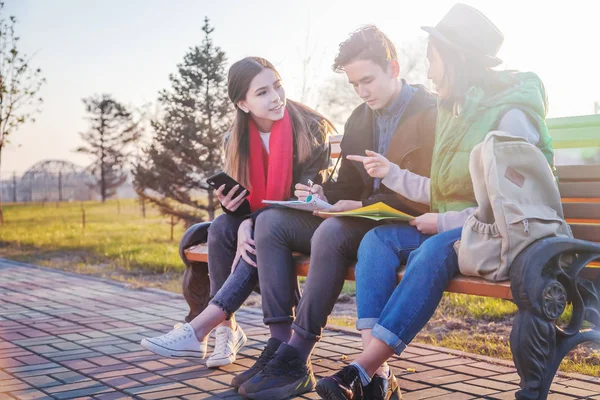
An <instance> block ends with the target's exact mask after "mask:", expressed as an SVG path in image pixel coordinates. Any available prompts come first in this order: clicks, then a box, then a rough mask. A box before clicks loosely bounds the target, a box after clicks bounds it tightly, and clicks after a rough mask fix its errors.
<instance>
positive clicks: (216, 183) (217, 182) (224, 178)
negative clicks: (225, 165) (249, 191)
mask: <svg viewBox="0 0 600 400" xmlns="http://www.w3.org/2000/svg"><path fill="white" fill-rule="evenodd" d="M206 183H208V184H209V185H210V186H211V187H212V188H213V189H215V190H217V189H218V188H220V187H221V186H222V185H225V189H224V190H223V194H224V195H227V193H229V191H230V190H231V189H233V187H234V186H235V185H240V187H239V188H238V190H237V192H236V193H235V194H234V195H233V196H232V198H235V197H237V196H239V195H240V194H241V193H242V192H243V191H244V190H246V188H245V187H243V186H242V185H241V184H239V183H238V182H237V181H236V180H235V179H233V178H232V177H231V176H229V175H227V174H226V173H225V172H219V173H218V174H215V175H213V176H211V177H210V178H208V179H206Z"/></svg>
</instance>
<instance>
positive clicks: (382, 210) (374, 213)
mask: <svg viewBox="0 0 600 400" xmlns="http://www.w3.org/2000/svg"><path fill="white" fill-rule="evenodd" d="M319 215H325V216H333V217H358V218H369V219H373V220H375V221H379V220H382V219H397V220H399V221H410V220H412V219H414V218H415V217H413V216H412V215H409V214H406V213H403V212H402V211H398V210H396V209H395V208H392V207H390V206H388V205H387V204H384V203H382V202H379V203H375V204H371V205H370V206H366V207H361V208H357V209H355V210H349V211H340V212H330V211H320V212H319Z"/></svg>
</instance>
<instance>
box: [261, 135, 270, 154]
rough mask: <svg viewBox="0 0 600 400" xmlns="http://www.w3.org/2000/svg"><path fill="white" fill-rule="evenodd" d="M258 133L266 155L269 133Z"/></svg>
mask: <svg viewBox="0 0 600 400" xmlns="http://www.w3.org/2000/svg"><path fill="white" fill-rule="evenodd" d="M258 133H260V139H261V140H262V142H263V147H264V148H265V150H266V152H267V154H269V139H270V138H271V132H266V133H265V132H260V131H259V132H258Z"/></svg>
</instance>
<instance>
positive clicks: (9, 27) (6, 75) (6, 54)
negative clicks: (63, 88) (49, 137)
mask: <svg viewBox="0 0 600 400" xmlns="http://www.w3.org/2000/svg"><path fill="white" fill-rule="evenodd" d="M16 23H17V19H16V18H15V17H14V16H9V17H8V19H6V17H5V15H4V2H0V166H1V165H2V150H3V149H4V146H6V145H7V144H8V137H9V136H11V135H12V134H13V133H14V132H15V131H16V130H18V129H19V127H20V126H21V125H23V124H25V123H26V122H35V118H34V117H33V115H34V114H36V113H38V112H39V111H40V109H39V106H40V105H41V103H42V98H41V97H39V96H38V93H39V91H40V88H41V86H42V85H43V84H44V83H45V82H46V79H44V78H43V77H42V71H41V70H40V69H39V68H34V67H32V66H30V64H29V63H30V61H31V57H28V56H27V55H25V54H21V53H20V52H19V50H18V48H17V45H18V42H19V37H18V36H17V35H16V33H15V25H16ZM1 182H2V180H1V179H0V184H1ZM2 224H4V215H3V213H2V190H1V188H0V225H2Z"/></svg>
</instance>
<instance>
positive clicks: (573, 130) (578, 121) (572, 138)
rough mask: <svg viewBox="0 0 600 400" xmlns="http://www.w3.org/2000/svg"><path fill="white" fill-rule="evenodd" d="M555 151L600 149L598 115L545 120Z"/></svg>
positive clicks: (599, 121)
mask: <svg viewBox="0 0 600 400" xmlns="http://www.w3.org/2000/svg"><path fill="white" fill-rule="evenodd" d="M546 123H547V125H548V130H549V131H550V136H552V147H554V148H555V149H572V148H584V147H585V148H590V147H600V135H598V132H599V131H600V115H583V116H575V117H562V118H550V119H547V120H546Z"/></svg>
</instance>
